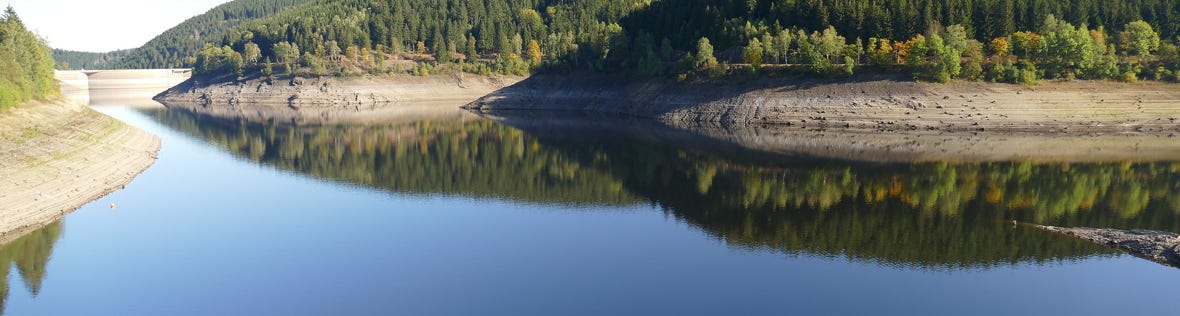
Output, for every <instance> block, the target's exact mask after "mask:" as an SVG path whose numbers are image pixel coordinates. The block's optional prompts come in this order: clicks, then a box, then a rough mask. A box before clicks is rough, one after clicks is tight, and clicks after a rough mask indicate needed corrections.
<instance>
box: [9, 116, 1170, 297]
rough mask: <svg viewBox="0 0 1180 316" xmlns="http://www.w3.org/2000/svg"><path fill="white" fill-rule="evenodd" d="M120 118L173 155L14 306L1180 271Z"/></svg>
mask: <svg viewBox="0 0 1180 316" xmlns="http://www.w3.org/2000/svg"><path fill="white" fill-rule="evenodd" d="M103 111H104V112H107V113H111V114H113V115H115V116H116V117H119V118H120V119H123V120H125V121H129V122H131V123H132V124H134V125H136V126H140V127H143V128H145V129H147V130H148V131H149V132H152V133H154V134H157V135H160V136H161V138H163V140H164V143H163V149H162V151H161V154H160V160H159V161H157V163H156V165H154V166H152V167H151V168H150V169H148V170H147V171H146V172H145V173H144V174H142V175H141V176H140V177H139V178H137V179H136V180H135V181H134V182H133V183H132V184H130V185H128V186H127V188H126V189H124V190H121V191H118V192H115V193H113V194H112V195H110V196H108V197H105V198H102V199H100V200H98V201H96V202H94V203H91V204H90V205H88V206H86V207H84V208H82V209H81V210H79V211H77V212H75V213H73V214H72V215H70V216H68V217H67V219H66V220H65V223H64V227H65V230H64V233H63V235H62V237H61V239H60V240H59V241H58V242H57V244H56V245H55V246H54V251H53V257H52V259H51V261H50V262H49V265H48V267H47V271H48V272H47V274H46V277H45V279H44V281H43V284H42V286H41V292H40V294H39V295H38V296H37V297H36V298H32V297H31V296H30V294H29V293H28V292H27V291H26V290H25V289H23V286H21V284H22V283H20V281H19V277H18V276H16V275H15V273H10V276H9V287H10V297H9V299H8V301H7V312H8V314H10V315H28V314H54V315H61V314H120V315H148V314H157V315H158V314H167V315H185V314H189V315H210V314H212V315H217V314H239V315H240V314H247V315H324V314H339V315H356V314H405V315H422V314H464V315H471V314H511V315H525V314H585V315H603V314H676V315H684V314H702V315H704V314H708V315H718V314H721V315H727V314H728V315H739V314H783V313H786V314H791V313H798V314H817V313H822V314H852V313H859V314H915V313H916V314H956V315H963V314H979V315H994V314H1012V313H1020V314H1068V313H1075V314H1104V313H1106V314H1109V313H1120V312H1127V311H1133V313H1134V314H1148V313H1153V312H1164V313H1166V312H1169V311H1172V307H1171V306H1170V305H1168V304H1160V303H1161V302H1169V301H1171V299H1173V298H1174V294H1172V293H1173V291H1172V289H1171V288H1172V285H1174V284H1177V283H1178V282H1180V273H1176V272H1177V271H1176V270H1175V269H1172V268H1167V267H1164V266H1161V265H1158V264H1155V263H1151V262H1147V261H1144V260H1141V259H1137V258H1133V257H1129V256H1119V257H1114V258H1107V257H1091V258H1088V259H1081V260H1078V261H1067V262H1057V263H1049V264H1045V265H1039V264H1031V263H1021V264H1016V265H1000V266H997V267H994V268H990V269H982V270H976V269H970V270H946V269H942V270H937V269H936V270H929V269H913V268H906V267H897V266H893V265H880V264H874V263H868V262H864V261H848V260H845V259H840V258H824V257H817V256H811V255H805V254H804V255H790V254H782V253H778V252H775V251H770V250H766V249H761V248H753V249H746V248H734V247H728V246H726V244H725V242H723V241H721V240H718V239H717V237H713V236H712V235H710V234H706V233H703V232H702V231H701V228H698V227H696V226H693V225H690V224H687V223H684V222H682V221H681V220H679V219H677V218H675V217H672V216H667V215H665V213H664V212H663V211H661V210H660V209H657V208H654V207H652V206H650V205H647V204H639V205H632V206H592V207H589V208H594V209H593V210H580V211H570V210H571V208H572V207H569V206H560V205H550V204H528V203H516V202H512V201H506V200H491V199H472V198H464V197H450V196H440V195H414V196H407V195H402V194H390V193H388V192H384V191H378V190H374V189H368V188H363V187H359V186H349V185H340V184H335V183H330V182H324V181H320V180H315V179H312V178H309V177H305V176H301V175H296V174H294V173H289V172H276V171H275V170H274V168H272V167H263V166H259V165H257V164H254V163H251V162H247V161H243V160H241V159H237V158H233V157H232V156H230V155H228V154H226V153H225V152H223V151H221V150H216V149H214V148H213V147H211V146H210V145H207V144H205V143H204V141H202V140H196V139H193V138H192V137H190V136H187V135H183V134H180V133H178V132H176V131H173V130H171V129H169V128H166V127H161V126H159V125H158V124H156V123H153V121H152V120H151V119H148V118H146V117H144V116H143V115H141V114H138V112H133V111H131V110H127V109H122V108H106V109H103ZM110 203H117V205H118V208H117V209H115V210H111V209H109V208H107V207H106V206H107V205H109V204H110Z"/></svg>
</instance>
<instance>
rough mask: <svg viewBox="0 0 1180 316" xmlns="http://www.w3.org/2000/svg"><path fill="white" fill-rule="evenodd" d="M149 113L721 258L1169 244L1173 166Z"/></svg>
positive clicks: (1041, 253) (366, 178) (940, 254)
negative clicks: (1165, 238)
mask: <svg viewBox="0 0 1180 316" xmlns="http://www.w3.org/2000/svg"><path fill="white" fill-rule="evenodd" d="M155 116H156V117H157V118H158V119H159V120H161V121H162V122H164V123H165V124H166V125H169V126H173V127H176V128H177V129H179V130H182V131H185V132H187V133H190V134H194V135H199V136H200V137H201V138H203V139H207V140H209V141H211V142H212V143H214V144H217V145H218V146H220V147H222V148H225V149H227V150H228V151H230V152H232V153H234V154H236V155H239V156H241V157H244V158H246V159H250V160H254V161H258V162H261V163H265V164H269V165H274V166H276V167H278V168H281V169H286V170H293V171H297V172H301V173H306V174H309V175H312V176H316V177H320V178H325V179H332V180H337V181H343V182H349V183H357V184H362V185H366V186H371V187H376V188H382V189H388V190H392V191H396V192H407V193H431V194H455V195H463V196H475V197H496V198H507V199H514V200H520V201H527V202H540V203H563V204H571V203H572V204H629V203H638V202H642V201H645V200H646V201H648V202H650V203H653V204H658V205H660V206H661V208H662V209H664V210H665V211H666V212H668V213H669V214H670V215H672V216H675V217H677V218H679V219H681V220H683V221H685V222H687V223H690V224H692V225H694V226H697V227H700V228H701V229H703V230H704V231H706V232H708V233H710V234H713V235H716V236H718V237H721V238H723V239H724V240H726V241H727V242H728V243H730V244H732V245H735V246H739V247H752V248H759V249H774V250H776V251H782V252H787V253H811V254H820V255H828V256H846V257H850V258H856V259H864V260H874V261H881V262H886V263H896V264H906V265H909V264H917V265H921V266H927V267H929V266H942V267H980V266H990V265H995V264H1006V263H1017V262H1040V261H1045V260H1061V259H1069V258H1079V257H1085V256H1091V255H1095V254H1102V253H1110V252H1109V251H1108V250H1106V249H1104V248H1102V247H1097V246H1093V245H1090V244H1087V243H1084V242H1080V241H1076V240H1073V239H1070V238H1062V237H1059V236H1055V235H1051V234H1047V233H1044V232H1040V231H1036V230H1032V229H1028V228H1025V227H1013V226H1012V225H1011V224H1009V221H1010V220H1018V221H1020V222H1031V223H1042V224H1053V225H1064V226H1095V227H1120V228H1149V229H1157V230H1169V231H1180V177H1178V175H1180V163H1083V164H1068V163H1033V162H992V163H967V164H951V163H920V164H865V163H855V162H841V161H824V160H798V159H796V160H782V159H767V157H766V156H765V155H764V154H757V153H741V152H738V153H734V152H733V151H732V150H713V149H712V148H709V147H708V146H705V147H700V148H693V147H692V145H691V144H690V145H688V146H685V145H684V142H683V141H680V142H678V143H679V144H675V145H673V144H668V142H666V141H663V140H661V139H659V138H658V137H655V138H653V137H650V135H644V136H642V137H628V136H626V135H618V134H617V133H614V132H611V131H595V130H585V129H576V130H572V132H573V133H577V134H576V135H561V132H560V131H561V130H562V129H561V128H544V129H537V128H534V127H529V126H524V127H521V128H516V127H512V126H509V125H505V124H500V123H495V122H492V121H487V120H466V121H464V120H456V121H450V122H439V121H434V122H415V123H405V124H391V125H387V126H333V127H307V128H298V127H283V126H259V125H249V124H238V123H233V122H225V121H216V120H211V119H205V118H197V117H194V116H192V115H189V114H184V113H180V112H173V111H162V112H158V113H156V114H155ZM721 152H725V154H720V153H721Z"/></svg>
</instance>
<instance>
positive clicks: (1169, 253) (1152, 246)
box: [1036, 225, 1180, 268]
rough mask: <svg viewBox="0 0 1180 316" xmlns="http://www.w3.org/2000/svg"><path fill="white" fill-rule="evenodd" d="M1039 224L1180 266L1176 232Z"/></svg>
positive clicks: (1178, 238)
mask: <svg viewBox="0 0 1180 316" xmlns="http://www.w3.org/2000/svg"><path fill="white" fill-rule="evenodd" d="M1036 227H1037V228H1039V229H1043V230H1047V231H1051V232H1056V233H1061V234H1066V235H1070V236H1074V237H1077V238H1081V239H1085V240H1089V241H1092V242H1096V243H1100V244H1103V245H1107V246H1111V247H1115V248H1118V249H1119V250H1122V251H1125V252H1127V253H1130V254H1131V255H1134V256H1136V257H1140V258H1144V259H1147V260H1151V261H1155V262H1159V263H1162V264H1165V265H1168V266H1172V267H1176V268H1180V235H1177V234H1176V233H1171V232H1162V231H1154V230H1145V229H1131V230H1123V229H1111V228H1089V227H1074V228H1067V227H1056V226H1042V225H1036Z"/></svg>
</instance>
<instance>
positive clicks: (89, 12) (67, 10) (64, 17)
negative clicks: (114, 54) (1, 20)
mask: <svg viewBox="0 0 1180 316" xmlns="http://www.w3.org/2000/svg"><path fill="white" fill-rule="evenodd" d="M226 2H229V0H174V1H159V2H156V1H149V2H144V1H134V0H105V1H77V0H4V1H3V2H0V4H3V5H4V6H5V7H7V6H12V8H13V9H15V10H16V13H17V15H18V16H19V17H20V19H21V20H22V21H24V23H25V26H26V27H28V28H29V30H32V31H33V32H35V33H37V34H39V35H41V36H42V37H44V38H45V39H46V41H48V42H49V46H50V47H53V48H57V49H64V50H72V51H86V52H109V51H115V50H120V49H130V48H136V47H140V46H142V45H143V44H144V43H146V42H147V41H149V40H151V39H152V38H154V37H156V35H159V34H160V33H163V32H164V31H166V30H168V29H169V28H171V27H173V26H176V25H177V24H180V23H181V22H184V21H185V20H187V19H189V18H191V17H193V16H196V15H199V14H202V13H205V12H206V11H209V9H212V8H213V7H216V6H218V5H221V4H223V3H226ZM93 17H103V21H101V23H88V24H82V21H84V20H88V19H93Z"/></svg>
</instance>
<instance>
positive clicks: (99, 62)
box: [53, 48, 132, 70]
mask: <svg viewBox="0 0 1180 316" xmlns="http://www.w3.org/2000/svg"><path fill="white" fill-rule="evenodd" d="M131 51H132V50H131V49H124V50H117V51H113V52H106V53H93V52H79V51H72V50H63V49H56V48H54V49H53V60H54V61H56V62H57V65H56V67H57V69H60V70H76V69H111V68H112V67H111V66H113V65H114V64H115V63H116V62H117V61H118V60H119V59H120V58H123V57H126V56H127V54H129V53H131Z"/></svg>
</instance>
